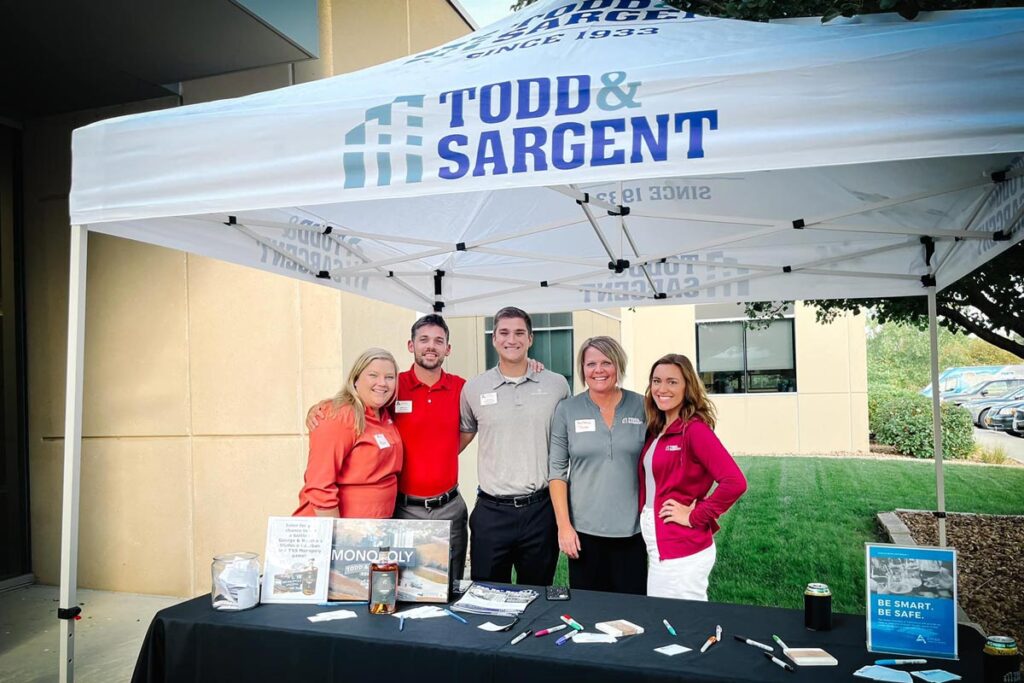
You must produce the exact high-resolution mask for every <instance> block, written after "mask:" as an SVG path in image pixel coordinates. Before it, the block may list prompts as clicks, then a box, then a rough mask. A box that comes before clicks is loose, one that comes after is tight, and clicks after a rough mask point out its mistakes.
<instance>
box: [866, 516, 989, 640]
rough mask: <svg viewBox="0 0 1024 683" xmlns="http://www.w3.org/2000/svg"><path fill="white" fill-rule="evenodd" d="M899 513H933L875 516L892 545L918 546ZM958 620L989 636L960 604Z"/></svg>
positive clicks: (957, 610)
mask: <svg viewBox="0 0 1024 683" xmlns="http://www.w3.org/2000/svg"><path fill="white" fill-rule="evenodd" d="M897 512H917V513H921V514H926V515H930V514H932V513H931V511H930V510H904V509H902V508H897V509H896V510H894V511H893V512H879V513H878V514H877V515H875V517H876V518H877V519H878V524H879V525H880V526H881V527H882V530H883V531H885V535H886V536H888V537H889V541H890V542H891V543H894V544H896V545H906V546H916V545H918V543H917V541H915V540H914V537H913V536H912V535H911V534H910V529H908V528H907V525H906V524H904V523H903V520H902V519H900V518H899V515H897V514H896V513H897ZM956 514H961V513H956ZM956 620H957V621H958V622H959V623H961V624H963V625H965V626H970V627H971V628H973V629H974V630H975V631H977V632H978V633H980V634H981V637H982V638H985V637H987V636H988V634H987V633H985V629H983V628H982V627H981V625H980V624H977V623H975V622H973V621H971V618H970V617H969V616H968V615H967V612H965V611H964V609H963V607H961V606H960V604H959V602H958V603H957V606H956Z"/></svg>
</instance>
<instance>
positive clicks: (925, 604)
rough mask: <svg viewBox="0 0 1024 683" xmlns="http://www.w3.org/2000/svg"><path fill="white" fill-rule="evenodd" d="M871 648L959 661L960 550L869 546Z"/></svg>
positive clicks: (869, 640)
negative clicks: (957, 582) (958, 591)
mask: <svg viewBox="0 0 1024 683" xmlns="http://www.w3.org/2000/svg"><path fill="white" fill-rule="evenodd" d="M866 551H867V552H866V553H865V556H866V568H867V617H868V618H867V629H868V633H867V649H868V651H869V652H885V653H890V654H897V655H912V656H916V657H935V658H939V659H958V657H957V631H956V605H957V602H956V600H957V596H956V550H954V549H953V548H930V547H906V546H896V545H888V544H875V543H868V544H866Z"/></svg>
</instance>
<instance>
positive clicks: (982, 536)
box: [896, 512, 1024, 644]
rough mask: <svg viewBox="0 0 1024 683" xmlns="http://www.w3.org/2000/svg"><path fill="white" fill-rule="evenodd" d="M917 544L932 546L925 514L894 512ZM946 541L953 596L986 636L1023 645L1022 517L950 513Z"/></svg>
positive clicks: (931, 521) (932, 529) (933, 528)
mask: <svg viewBox="0 0 1024 683" xmlns="http://www.w3.org/2000/svg"><path fill="white" fill-rule="evenodd" d="M896 514H897V515H899V517H900V519H902V520H903V523H904V524H906V525H907V528H908V529H910V533H911V535H913V537H914V540H915V541H917V542H918V543H919V544H920V545H937V544H938V542H939V541H938V537H939V527H938V521H937V520H936V519H935V518H934V517H932V516H931V515H930V514H925V513H916V512H897V513H896ZM946 541H947V544H948V545H949V546H951V547H954V548H956V550H957V565H958V567H957V569H958V571H957V575H958V593H959V595H958V597H959V602H960V606H961V607H963V609H964V611H966V612H967V614H968V616H970V618H971V619H972V620H974V621H976V622H977V623H978V624H979V625H981V626H982V628H984V630H985V632H986V633H987V634H988V635H1009V636H1013V637H1014V638H1016V639H1017V643H1018V644H1024V517H1014V516H1002V515H967V514H950V515H949V516H948V517H947V518H946Z"/></svg>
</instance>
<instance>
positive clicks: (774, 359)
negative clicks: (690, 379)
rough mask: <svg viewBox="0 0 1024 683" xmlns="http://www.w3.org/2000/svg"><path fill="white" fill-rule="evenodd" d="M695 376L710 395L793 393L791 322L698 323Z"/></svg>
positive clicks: (794, 354)
mask: <svg viewBox="0 0 1024 683" xmlns="http://www.w3.org/2000/svg"><path fill="white" fill-rule="evenodd" d="M697 372H698V373H699V374H700V378H701V381H703V382H704V387H705V388H706V389H707V390H708V392H710V393H712V394H742V393H750V394H761V393H769V392H787V391H796V352H795V347H794V343H793V321H792V320H791V319H783V320H772V321H771V322H770V323H767V325H765V324H764V321H761V322H759V323H758V324H757V325H750V324H749V323H748V322H743V321H738V322H731V321H730V322H708V323H697Z"/></svg>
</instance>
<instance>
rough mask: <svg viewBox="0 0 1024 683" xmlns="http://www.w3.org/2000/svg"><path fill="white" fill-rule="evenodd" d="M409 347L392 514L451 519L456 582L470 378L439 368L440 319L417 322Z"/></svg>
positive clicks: (463, 535) (444, 350)
mask: <svg viewBox="0 0 1024 683" xmlns="http://www.w3.org/2000/svg"><path fill="white" fill-rule="evenodd" d="M408 348H409V352H410V353H412V355H413V364H412V367H411V368H409V369H408V370H406V371H405V372H402V373H399V375H398V397H397V399H396V400H395V406H394V411H395V423H396V424H397V425H398V431H399V433H400V434H401V435H402V444H403V446H404V448H405V461H404V463H403V465H402V472H401V473H400V474H399V476H398V500H397V501H396V504H395V515H394V516H395V519H441V520H444V519H447V520H450V521H451V523H452V538H451V575H452V579H453V580H455V581H457V580H460V579H462V575H463V571H464V569H465V567H466V546H467V543H468V540H469V534H468V531H467V529H466V521H467V519H468V517H469V513H468V511H467V510H466V501H464V500H463V499H462V496H461V495H459V452H460V451H461V450H462V448H461V447H460V445H459V396H460V395H461V394H462V385H463V384H465V383H466V380H464V379H462V378H461V377H459V376H458V375H453V374H451V373H447V372H445V371H444V369H443V368H442V367H441V366H442V365H443V363H444V359H445V358H447V357H448V354H449V353H451V350H452V347H451V344H449V343H448V325H447V324H446V323H445V321H444V318H442V317H441V316H439V315H436V314H430V315H425V316H423V317H422V318H420V319H419V320H417V321H416V322H415V323H413V325H412V335H411V339H409V342H408Z"/></svg>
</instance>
